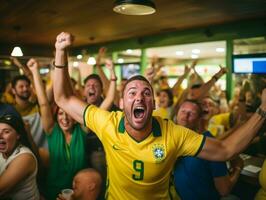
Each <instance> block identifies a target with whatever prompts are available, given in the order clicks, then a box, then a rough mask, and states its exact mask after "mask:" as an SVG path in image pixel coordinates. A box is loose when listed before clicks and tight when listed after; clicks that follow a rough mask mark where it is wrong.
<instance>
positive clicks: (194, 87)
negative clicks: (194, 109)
mask: <svg viewBox="0 0 266 200" xmlns="http://www.w3.org/2000/svg"><path fill="white" fill-rule="evenodd" d="M201 86H202V84H193V85H192V86H191V89H197V88H200V87H201Z"/></svg>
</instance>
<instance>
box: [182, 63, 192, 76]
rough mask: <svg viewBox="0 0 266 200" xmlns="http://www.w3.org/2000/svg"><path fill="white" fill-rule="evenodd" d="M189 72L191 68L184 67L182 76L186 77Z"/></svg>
mask: <svg viewBox="0 0 266 200" xmlns="http://www.w3.org/2000/svg"><path fill="white" fill-rule="evenodd" d="M190 70H191V68H190V67H188V65H185V70H184V75H188V74H189V72H190Z"/></svg>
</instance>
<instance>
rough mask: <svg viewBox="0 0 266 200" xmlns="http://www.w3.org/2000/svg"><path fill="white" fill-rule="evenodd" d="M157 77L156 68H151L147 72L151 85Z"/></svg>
mask: <svg viewBox="0 0 266 200" xmlns="http://www.w3.org/2000/svg"><path fill="white" fill-rule="evenodd" d="M154 76H155V69H154V67H149V68H147V69H146V70H145V77H146V78H147V79H148V81H149V82H150V83H152V81H153V79H154Z"/></svg>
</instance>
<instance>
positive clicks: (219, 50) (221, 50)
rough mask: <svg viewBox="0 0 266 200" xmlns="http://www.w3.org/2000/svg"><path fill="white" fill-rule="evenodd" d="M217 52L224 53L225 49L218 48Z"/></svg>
mask: <svg viewBox="0 0 266 200" xmlns="http://www.w3.org/2000/svg"><path fill="white" fill-rule="evenodd" d="M216 52H219V53H222V52H224V48H220V47H218V48H216Z"/></svg>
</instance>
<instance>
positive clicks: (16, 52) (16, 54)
mask: <svg viewBox="0 0 266 200" xmlns="http://www.w3.org/2000/svg"><path fill="white" fill-rule="evenodd" d="M13 29H14V30H15V31H16V42H17V39H18V32H19V31H20V30H21V27H20V26H14V27H13ZM11 56H14V57H21V56H23V53H22V50H21V48H20V47H19V46H15V47H14V49H13V50H12V52H11Z"/></svg>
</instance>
